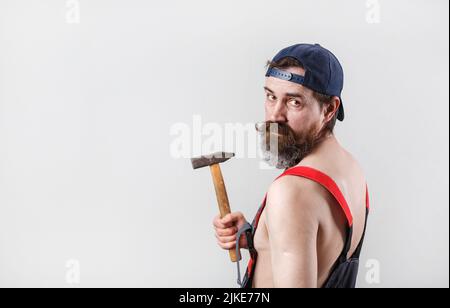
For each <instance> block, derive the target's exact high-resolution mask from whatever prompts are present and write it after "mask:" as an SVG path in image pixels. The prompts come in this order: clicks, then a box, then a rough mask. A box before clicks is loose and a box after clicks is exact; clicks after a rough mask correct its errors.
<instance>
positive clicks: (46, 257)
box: [0, 0, 449, 287]
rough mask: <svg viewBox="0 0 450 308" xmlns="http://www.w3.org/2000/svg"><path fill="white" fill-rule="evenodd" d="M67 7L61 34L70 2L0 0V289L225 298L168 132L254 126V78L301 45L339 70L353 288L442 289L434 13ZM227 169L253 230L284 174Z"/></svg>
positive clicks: (283, 3) (437, 15) (220, 265)
mask: <svg viewBox="0 0 450 308" xmlns="http://www.w3.org/2000/svg"><path fill="white" fill-rule="evenodd" d="M78 3H79V4H80V11H79V12H80V19H79V23H73V22H74V21H75V22H76V14H75V17H74V15H73V8H74V5H73V3H72V2H71V1H69V2H67V1H64V0H42V1H31V0H28V1H26V0H0V116H1V118H0V286H1V287H16V286H18V287H25V286H26V287H30V286H37V287H48V286H52V287H53V286H56V287H66V286H67V287H71V286H83V287H100V286H102V287H103V286H105V287H108V286H114V287H122V286H123V287H133V286H139V287H234V286H236V283H235V281H236V277H235V275H236V273H235V264H232V263H231V262H229V258H228V254H227V252H226V251H223V250H221V249H220V248H219V247H218V246H217V245H216V242H215V237H214V235H213V228H212V224H211V221H212V218H213V217H214V216H215V215H216V214H217V212H218V209H217V203H216V200H215V195H214V190H213V186H212V182H211V177H210V174H209V171H208V170H207V169H201V170H196V171H193V170H192V167H191V165H190V161H189V159H187V158H186V159H176V158H174V157H172V156H171V155H170V145H171V143H172V142H173V140H174V136H171V135H170V130H171V128H173V125H174V124H176V123H186V125H189V126H190V127H192V125H193V124H192V122H193V116H194V115H199V116H201V118H202V121H203V122H204V123H210V122H211V123H218V124H220V125H224V124H225V123H252V122H256V121H260V120H262V119H263V91H262V87H263V83H264V72H265V71H264V65H265V62H266V60H268V59H271V58H272V57H273V56H274V55H275V53H276V52H278V51H279V50H280V49H281V48H284V47H287V46H289V45H292V44H295V43H300V42H310V43H320V44H321V45H323V46H325V47H327V48H329V49H330V50H332V51H333V52H334V53H335V54H336V55H337V56H338V58H339V59H340V61H341V63H342V65H343V67H344V71H345V76H346V78H345V87H344V93H343V99H344V106H345V110H346V119H345V121H344V122H342V123H341V122H338V123H337V126H336V135H337V138H338V139H339V141H340V142H341V144H342V145H344V147H345V148H347V149H348V150H349V151H350V152H351V153H353V155H354V156H355V157H356V158H357V159H358V161H359V162H360V164H361V165H362V166H363V168H364V170H365V172H366V175H367V180H368V185H369V190H370V195H371V204H372V213H371V216H370V225H369V227H368V233H367V238H366V242H365V247H364V250H363V256H362V265H361V271H360V276H359V286H361V287H448V285H449V246H448V245H449V223H448V219H449V211H448V207H449V189H448V187H449V174H448V170H449V141H448V140H449V136H448V130H449V118H448V115H449V95H448V93H449V91H448V84H449V72H448V68H449V60H448V59H449V56H448V55H449V44H448V43H449V41H448V37H449V33H448V32H449V30H448V29H449V28H448V20H449V16H448V11H449V7H448V6H449V4H448V1H447V0H432V1H425V0H389V1H387V0H379V1H378V4H379V8H380V11H379V13H380V14H379V16H378V17H379V20H377V16H375V20H374V19H373V15H371V13H372V12H373V9H374V8H376V1H375V2H373V1H371V2H368V3H369V7H367V6H366V2H365V1H361V0H344V1H332V0H330V1H325V0H314V1H304V0H302V1H299V0H277V1H275V0H272V1H261V0H247V1H237V0H227V1H211V0H191V1H185V0H169V1H167V0H165V1H144V0H126V1H125V0H89V1H87V0H79V1H78ZM371 3H375V6H374V5H373V4H371ZM368 14H369V16H368ZM74 18H75V20H74ZM373 21H375V22H376V21H379V22H376V23H373ZM222 170H223V174H224V177H225V181H226V184H227V189H228V194H229V198H230V202H231V207H232V210H234V211H238V210H239V211H242V212H243V213H245V215H246V217H247V219H248V220H250V221H251V219H252V218H253V215H254V214H255V212H256V209H257V207H258V206H259V204H260V202H261V201H262V198H263V196H264V193H265V191H266V189H267V187H268V185H269V184H270V183H271V181H272V180H273V179H274V178H275V176H276V175H278V174H279V173H280V172H279V171H276V170H275V171H274V170H263V169H261V168H259V160H258V159H257V158H235V159H233V160H230V161H229V162H227V163H225V164H223V165H222ZM70 260H75V261H76V262H75V263H77V262H78V265H79V267H80V268H79V269H80V272H79V273H80V276H79V278H80V280H79V284H71V283H73V282H77V278H75V280H73V279H72V280H71V279H70V277H72V276H71V273H72V274H73V272H71V271H73V270H74V268H73V267H72V265H71V264H70V263H69V264H68V263H67V262H68V261H70ZM371 260H375V261H376V262H378V264H379V270H380V272H379V274H380V275H379V279H380V280H379V283H371V282H373V281H370V280H367V279H366V276H367V273H368V272H367V271H368V269H367V268H366V267H365V265H366V262H371ZM67 265H69V267H67ZM242 266H244V264H243V265H242ZM68 277H69V279H67V278H68ZM75 277H76V275H75Z"/></svg>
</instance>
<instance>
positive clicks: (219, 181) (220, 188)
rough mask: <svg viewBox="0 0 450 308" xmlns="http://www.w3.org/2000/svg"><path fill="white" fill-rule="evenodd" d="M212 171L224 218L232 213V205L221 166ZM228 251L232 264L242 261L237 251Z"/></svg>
mask: <svg viewBox="0 0 450 308" xmlns="http://www.w3.org/2000/svg"><path fill="white" fill-rule="evenodd" d="M210 169H211V175H212V178H213V182H214V188H215V189H216V197H217V203H218V204H219V211H220V217H221V218H223V217H224V216H225V215H227V214H229V213H230V212H231V209H230V203H229V202H228V195H227V190H226V188H225V182H224V181H223V177H222V172H221V171H220V166H219V164H213V165H211V166H210ZM236 244H237V243H236ZM228 251H229V253H230V259H231V262H237V261H239V260H240V259H239V260H238V256H237V255H236V249H230V250H228Z"/></svg>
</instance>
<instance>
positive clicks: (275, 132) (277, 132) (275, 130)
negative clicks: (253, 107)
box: [255, 121, 298, 148]
mask: <svg viewBox="0 0 450 308" xmlns="http://www.w3.org/2000/svg"><path fill="white" fill-rule="evenodd" d="M255 128H256V131H257V132H258V133H259V134H261V135H263V136H265V143H266V146H269V145H270V144H271V141H272V142H277V144H278V147H279V148H290V147H294V146H295V145H296V144H297V140H298V138H297V135H296V134H295V132H294V131H293V130H292V129H291V128H290V127H289V125H287V124H286V123H280V122H272V121H265V122H258V123H256V124H255Z"/></svg>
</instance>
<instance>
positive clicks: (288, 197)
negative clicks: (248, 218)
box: [266, 175, 323, 219]
mask: <svg viewBox="0 0 450 308" xmlns="http://www.w3.org/2000/svg"><path fill="white" fill-rule="evenodd" d="M322 194H323V192H322V188H321V186H320V185H319V184H318V183H316V182H314V181H311V180H309V179H306V178H303V177H298V176H290V175H286V176H283V177H281V178H279V179H277V180H276V181H274V182H273V183H272V184H271V186H270V187H269V190H268V192H267V204H266V208H267V211H266V216H276V217H280V218H281V217H283V219H291V218H295V219H298V218H304V219H315V218H317V214H318V213H317V206H316V205H317V203H318V202H319V200H321V199H322V198H323V195H322ZM297 214H298V215H297ZM300 214H301V215H300ZM306 214H308V215H306Z"/></svg>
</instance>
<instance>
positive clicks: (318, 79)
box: [266, 44, 344, 121]
mask: <svg viewBox="0 0 450 308" xmlns="http://www.w3.org/2000/svg"><path fill="white" fill-rule="evenodd" d="M286 57H291V58H294V59H296V60H297V61H298V62H300V63H301V64H302V65H303V67H304V69H305V76H301V75H297V74H292V73H290V72H287V71H284V70H280V69H278V68H269V69H268V70H267V73H266V77H275V78H279V79H283V80H287V81H291V82H295V83H298V84H301V85H303V86H305V87H307V88H309V89H311V90H313V91H315V92H318V93H321V94H324V95H329V96H337V97H339V99H340V101H341V104H340V105H339V110H338V114H337V119H338V120H339V121H343V120H344V106H343V105H342V98H341V92H342V88H343V86H344V71H343V70H342V66H341V64H340V63H339V60H338V59H337V58H336V56H335V55H334V54H333V53H332V52H331V51H329V50H327V49H325V48H323V47H322V46H320V45H319V44H297V45H294V46H290V47H287V48H285V49H283V50H281V51H280V52H279V53H278V54H277V55H276V56H275V57H274V58H273V60H272V61H274V62H278V61H280V60H281V59H283V58H286Z"/></svg>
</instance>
